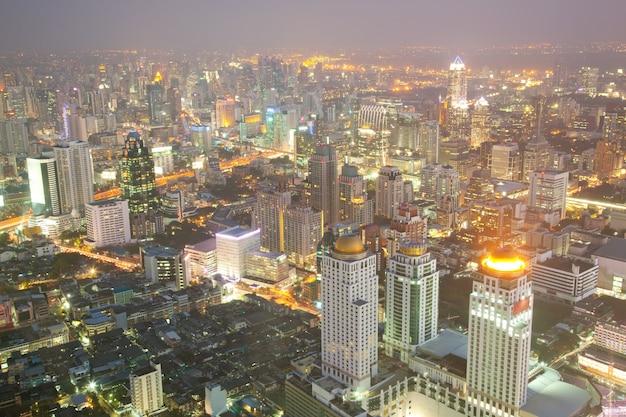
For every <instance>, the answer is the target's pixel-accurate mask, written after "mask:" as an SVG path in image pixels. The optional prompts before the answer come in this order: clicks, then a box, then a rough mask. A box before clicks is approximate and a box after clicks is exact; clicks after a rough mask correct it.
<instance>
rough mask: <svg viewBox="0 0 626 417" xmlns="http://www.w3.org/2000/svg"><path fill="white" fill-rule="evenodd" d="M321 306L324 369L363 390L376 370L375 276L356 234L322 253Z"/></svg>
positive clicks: (370, 257) (372, 258)
mask: <svg viewBox="0 0 626 417" xmlns="http://www.w3.org/2000/svg"><path fill="white" fill-rule="evenodd" d="M322 305H323V309H324V312H323V321H322V373H323V374H324V375H325V376H330V377H331V378H333V379H336V380H338V381H340V382H342V383H343V384H345V385H347V386H348V387H350V389H352V390H353V391H355V392H357V393H362V392H364V391H366V390H368V389H369V388H370V385H371V380H372V378H373V377H374V376H376V374H377V373H378V318H377V310H378V276H377V274H376V257H375V256H374V255H373V254H368V252H367V249H366V248H365V247H364V246H363V243H362V242H361V239H360V238H359V237H358V236H355V235H344V236H341V237H340V238H338V239H337V241H336V242H335V244H334V246H333V247H332V248H331V249H330V252H329V253H328V254H327V255H324V256H323V257H322Z"/></svg>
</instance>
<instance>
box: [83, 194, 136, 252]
mask: <svg viewBox="0 0 626 417" xmlns="http://www.w3.org/2000/svg"><path fill="white" fill-rule="evenodd" d="M85 219H86V222H87V239H85V244H86V245H87V246H94V247H96V248H100V247H104V246H115V245H125V244H127V243H130V218H129V216H128V201H126V200H100V201H94V202H91V203H87V204H85Z"/></svg>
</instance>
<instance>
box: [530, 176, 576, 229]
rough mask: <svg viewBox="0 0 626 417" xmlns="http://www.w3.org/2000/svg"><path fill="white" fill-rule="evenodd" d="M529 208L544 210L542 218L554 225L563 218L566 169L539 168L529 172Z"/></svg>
mask: <svg viewBox="0 0 626 417" xmlns="http://www.w3.org/2000/svg"><path fill="white" fill-rule="evenodd" d="M529 180H530V186H529V192H528V207H529V209H532V208H537V209H541V210H542V211H544V212H545V216H544V220H546V221H548V223H550V226H555V225H556V224H557V223H558V222H559V221H561V220H562V219H564V218H565V214H566V210H565V208H566V199H567V183H568V181H569V172H568V171H554V170H547V169H546V170H539V171H533V172H531V173H530V178H529Z"/></svg>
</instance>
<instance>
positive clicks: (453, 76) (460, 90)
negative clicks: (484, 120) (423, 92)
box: [446, 56, 470, 140]
mask: <svg viewBox="0 0 626 417" xmlns="http://www.w3.org/2000/svg"><path fill="white" fill-rule="evenodd" d="M446 108H447V115H446V116H447V117H446V119H447V123H446V130H447V131H448V133H449V135H450V137H451V138H452V139H454V140H457V139H462V140H469V134H470V119H469V106H468V104H467V71H466V69H465V64H464V63H463V61H461V58H460V57H458V56H457V57H456V58H455V60H454V61H453V62H452V64H450V70H449V71H448V90H447V92H446Z"/></svg>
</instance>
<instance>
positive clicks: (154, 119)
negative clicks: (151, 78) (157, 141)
mask: <svg viewBox="0 0 626 417" xmlns="http://www.w3.org/2000/svg"><path fill="white" fill-rule="evenodd" d="M146 95H147V97H148V117H149V118H150V124H151V125H158V124H163V123H164V122H165V114H164V113H165V112H164V111H163V86H162V85H161V84H158V83H155V84H148V85H147V86H146Z"/></svg>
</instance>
